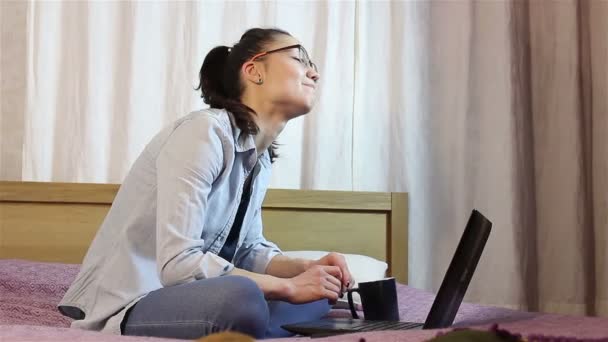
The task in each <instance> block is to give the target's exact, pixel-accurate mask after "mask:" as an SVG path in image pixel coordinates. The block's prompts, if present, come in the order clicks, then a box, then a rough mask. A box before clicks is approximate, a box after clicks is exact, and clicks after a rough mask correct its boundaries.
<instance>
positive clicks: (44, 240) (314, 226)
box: [0, 181, 408, 284]
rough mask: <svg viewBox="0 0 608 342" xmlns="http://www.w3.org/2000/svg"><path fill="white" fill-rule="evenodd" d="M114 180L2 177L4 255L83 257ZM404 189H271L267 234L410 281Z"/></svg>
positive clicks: (0, 245) (0, 251) (287, 246)
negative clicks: (375, 264) (370, 263)
mask: <svg viewBox="0 0 608 342" xmlns="http://www.w3.org/2000/svg"><path fill="white" fill-rule="evenodd" d="M118 187H119V185H117V184H85V183H42V182H6V181H0V258H4V259H6V258H13V259H28V260H37V261H52V262H65V263H80V262H81V260H82V258H83V257H84V255H85V253H86V251H87V248H88V246H89V244H90V243H91V241H92V239H93V237H94V236H95V232H96V231H97V229H98V228H99V226H100V224H101V222H102V221H103V219H104V217H105V215H106V213H107V211H108V209H109V208H110V206H111V204H112V200H113V199H114V196H115V195H116V192H117V191H118ZM407 215H408V204H407V194H405V193H382V192H351V191H310V190H279V189H269V190H268V192H267V194H266V198H265V200H264V204H263V206H262V216H263V222H264V235H265V236H266V238H268V239H269V240H271V241H273V242H275V243H277V244H278V245H279V247H281V249H283V250H329V251H337V252H341V253H352V254H363V255H368V256H371V257H374V258H376V259H379V260H384V261H386V262H387V263H388V265H389V275H391V276H394V277H395V278H396V279H397V280H398V281H399V282H401V283H404V284H406V283H407V274H408V270H407V257H408V240H407V239H408V229H407V220H408V218H407Z"/></svg>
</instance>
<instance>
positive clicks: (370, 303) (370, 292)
mask: <svg viewBox="0 0 608 342" xmlns="http://www.w3.org/2000/svg"><path fill="white" fill-rule="evenodd" d="M353 292H357V293H359V296H360V297H361V305H363V314H364V315H365V319H366V320H374V321H398V320H399V306H398V302H397V284H396V282H395V278H386V279H382V280H376V281H367V282H363V283H359V284H358V287H357V288H354V289H348V291H347V293H348V295H347V297H348V306H349V307H350V312H351V314H352V315H353V318H359V315H357V310H355V304H354V303H353Z"/></svg>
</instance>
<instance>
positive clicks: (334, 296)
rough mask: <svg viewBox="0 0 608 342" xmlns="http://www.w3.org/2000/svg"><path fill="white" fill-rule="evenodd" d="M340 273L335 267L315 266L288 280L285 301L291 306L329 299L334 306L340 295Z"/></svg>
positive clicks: (338, 268)
mask: <svg viewBox="0 0 608 342" xmlns="http://www.w3.org/2000/svg"><path fill="white" fill-rule="evenodd" d="M341 278H342V271H341V270H340V267H337V266H325V265H315V266H312V267H310V268H309V269H308V270H306V271H305V272H303V273H301V274H299V275H297V276H295V277H293V278H291V279H289V282H288V284H289V286H288V290H287V295H286V298H285V299H286V300H287V301H288V302H290V303H292V304H303V303H310V302H313V301H316V300H320V299H329V302H330V304H335V302H336V301H337V300H338V297H339V296H340V295H341V294H342V291H341V285H342V282H341V280H340V279H341Z"/></svg>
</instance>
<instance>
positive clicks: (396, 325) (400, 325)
mask: <svg viewBox="0 0 608 342" xmlns="http://www.w3.org/2000/svg"><path fill="white" fill-rule="evenodd" d="M421 326H422V324H420V323H412V322H384V321H379V322H373V321H366V322H365V323H362V324H361V325H360V326H354V327H352V328H350V329H349V330H352V331H376V330H409V329H413V328H417V327H421Z"/></svg>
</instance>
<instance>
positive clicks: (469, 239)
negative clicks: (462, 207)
mask: <svg viewBox="0 0 608 342" xmlns="http://www.w3.org/2000/svg"><path fill="white" fill-rule="evenodd" d="M491 229H492V222H490V221H489V220H488V219H487V218H486V217H485V216H483V215H482V214H481V213H480V212H479V211H477V210H473V212H472V213H471V216H470V217H469V221H468V222H467V225H466V227H465V229H464V233H462V237H461V238H460V242H459V243H458V247H456V252H455V253H454V257H453V258H452V261H451V262H450V266H449V267H448V270H447V272H446V273H445V276H444V277H443V281H442V283H441V286H440V287H439V292H437V296H436V297H435V301H434V302H433V306H432V307H431V311H430V312H429V315H428V316H427V318H426V321H425V322H424V327H423V329H438V328H445V327H449V326H450V325H452V323H453V322H454V318H455V317H456V313H457V312H458V308H459V307H460V304H461V303H462V299H463V298H464V295H465V293H466V292H467V288H468V287H469V283H470V282H471V278H472V277H473V273H474V272H475V268H476V267H477V263H478V262H479V258H480V257H481V253H482V252H483V249H484V247H485V245H486V241H487V240H488V237H489V236H490V230H491Z"/></svg>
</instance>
